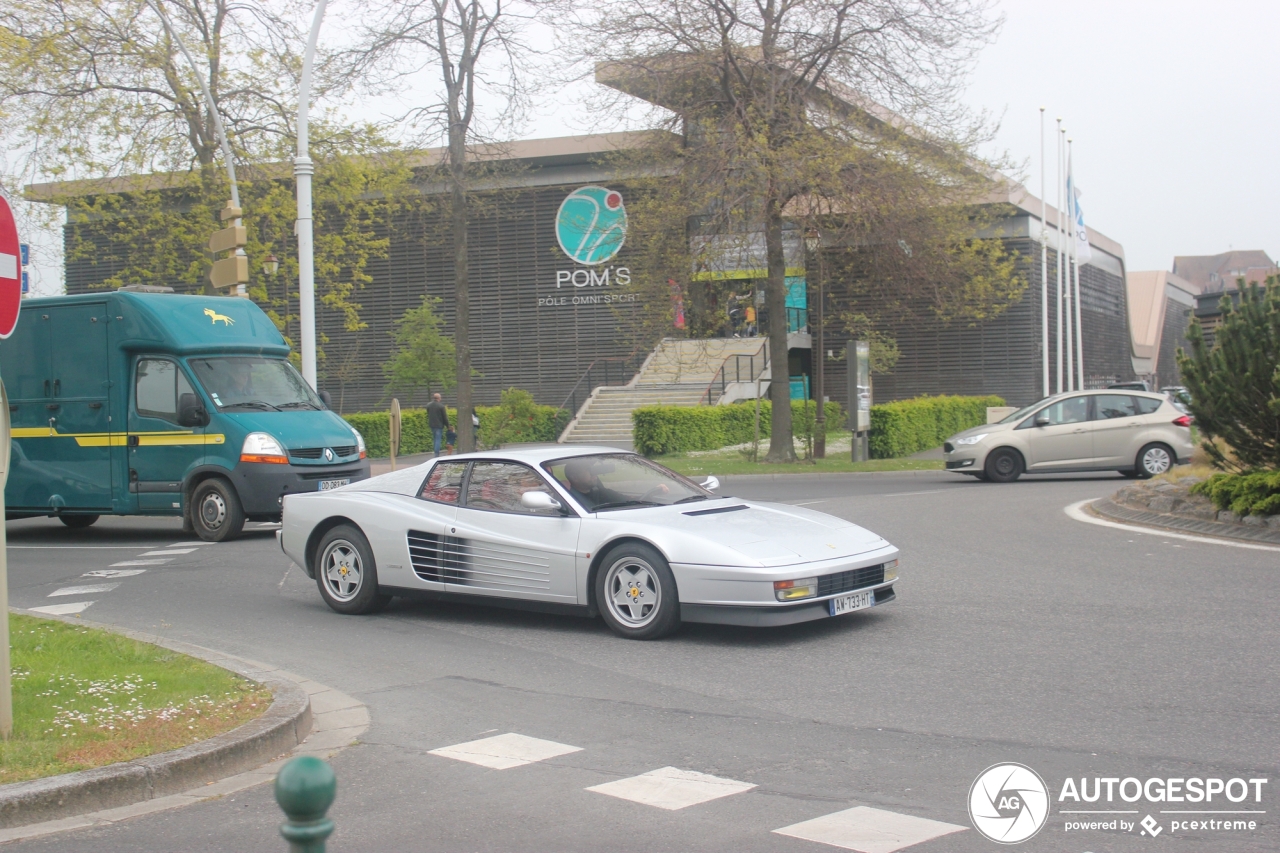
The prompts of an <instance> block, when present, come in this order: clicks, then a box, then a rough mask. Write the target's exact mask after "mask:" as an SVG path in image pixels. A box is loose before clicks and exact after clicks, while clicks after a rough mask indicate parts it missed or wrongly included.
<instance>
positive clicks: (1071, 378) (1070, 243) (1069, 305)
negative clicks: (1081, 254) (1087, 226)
mask: <svg viewBox="0 0 1280 853" xmlns="http://www.w3.org/2000/svg"><path fill="white" fill-rule="evenodd" d="M1062 138H1063V139H1066V142H1067V144H1066V146H1065V147H1064V148H1063V152H1064V156H1065V157H1066V162H1067V169H1066V177H1067V183H1066V188H1065V192H1063V194H1062V195H1063V199H1064V200H1065V202H1066V205H1065V210H1066V214H1067V221H1068V222H1072V223H1073V224H1072V226H1071V236H1070V237H1068V238H1067V301H1066V304H1065V305H1064V308H1065V313H1066V338H1067V390H1069V391H1074V390H1076V368H1075V364H1076V353H1075V329H1074V327H1075V323H1074V322H1073V320H1074V317H1073V316H1072V315H1073V314H1074V313H1075V299H1074V298H1073V297H1072V294H1071V271H1072V268H1073V267H1074V266H1075V264H1074V261H1075V258H1076V229H1075V225H1074V221H1073V220H1072V216H1073V215H1074V212H1075V208H1074V206H1073V205H1072V204H1071V140H1070V139H1067V137H1066V131H1065V130H1064V131H1063V137H1062Z"/></svg>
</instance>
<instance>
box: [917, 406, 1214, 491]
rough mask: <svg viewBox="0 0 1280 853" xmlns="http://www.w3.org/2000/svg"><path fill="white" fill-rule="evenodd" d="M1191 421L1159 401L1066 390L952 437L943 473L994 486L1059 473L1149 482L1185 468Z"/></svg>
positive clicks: (947, 442) (946, 445)
mask: <svg viewBox="0 0 1280 853" xmlns="http://www.w3.org/2000/svg"><path fill="white" fill-rule="evenodd" d="M1191 421H1192V419H1191V417H1190V416H1189V415H1187V414H1185V413H1184V412H1181V411H1179V410H1178V409H1177V408H1176V407H1175V406H1174V404H1173V401H1172V400H1170V399H1169V397H1167V396H1165V395H1163V394H1155V393H1151V392H1145V393H1144V392H1140V391H1127V390H1117V389H1110V388H1108V389H1104V390H1099V391H1069V392H1066V393H1064V394H1056V395H1054V396H1052V397H1047V398H1045V399H1043V400H1041V401H1040V402H1038V403H1033V404H1032V405H1030V406H1026V407H1025V408H1022V409H1019V410H1018V411H1016V412H1014V413H1013V414H1011V415H1009V416H1008V417H1007V418H1005V419H1004V420H1002V421H1000V422H999V423H994V424H986V425H984V426H980V427H974V428H973V429H968V430H965V431H964V432H961V433H958V434H956V435H953V436H952V437H951V438H949V439H947V441H946V443H945V444H944V445H943V446H942V450H943V458H944V459H945V460H946V464H947V470H948V471H954V472H956V473H957V474H969V475H971V476H974V477H977V478H978V479H980V480H993V481H995V482H997V483H1011V482H1013V481H1014V480H1016V479H1018V478H1019V477H1021V476H1022V475H1023V474H1053V473H1058V472H1064V471H1073V472H1074V471H1119V472H1120V473H1121V474H1124V475H1125V476H1128V477H1144V478H1145V477H1154V476H1155V475H1157V474H1163V473H1164V472H1165V471H1168V470H1169V469H1170V468H1172V467H1173V466H1174V465H1175V464H1179V463H1186V462H1190V461H1191V452H1192V450H1193V444H1192V441H1191Z"/></svg>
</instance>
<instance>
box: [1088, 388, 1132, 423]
mask: <svg viewBox="0 0 1280 853" xmlns="http://www.w3.org/2000/svg"><path fill="white" fill-rule="evenodd" d="M1096 405H1097V407H1098V410H1097V411H1098V420H1100V421H1105V420H1109V419H1111V418H1131V417H1133V416H1134V415H1136V414H1138V406H1137V403H1136V398H1134V397H1130V396H1129V395H1128V394H1099V395H1098V396H1097V398H1096Z"/></svg>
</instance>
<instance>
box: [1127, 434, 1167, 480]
mask: <svg viewBox="0 0 1280 853" xmlns="http://www.w3.org/2000/svg"><path fill="white" fill-rule="evenodd" d="M1176 460H1177V457H1176V456H1175V455H1174V453H1173V450H1171V449H1170V448H1169V446H1168V445H1165V444H1157V443H1152V444H1148V445H1147V446H1146V447H1144V448H1142V449H1141V450H1139V451H1138V459H1137V464H1136V466H1135V467H1136V470H1137V472H1138V478H1139V479H1142V480H1149V479H1150V478H1152V477H1155V476H1158V475H1160V474H1163V473H1165V472H1166V471H1168V470H1169V469H1170V468H1172V467H1173V466H1174V463H1175V462H1176Z"/></svg>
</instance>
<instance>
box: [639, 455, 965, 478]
mask: <svg viewBox="0 0 1280 853" xmlns="http://www.w3.org/2000/svg"><path fill="white" fill-rule="evenodd" d="M654 461H655V462H658V463H660V464H662V465H665V466H667V467H668V468H670V469H671V470H672V471H677V472H679V473H681V474H684V475H685V476H693V475H695V474H717V475H719V474H814V473H821V474H843V473H854V472H858V471H941V470H942V469H943V464H942V461H941V460H934V459H871V460H869V461H867V462H853V461H851V460H850V459H849V451H848V450H844V451H842V452H841V453H840V454H839V455H838V456H831V455H828V456H827V458H826V459H818V460H815V461H813V462H795V463H790V464H785V465H782V464H767V463H764V462H752V461H750V460H748V459H744V458H743V457H742V454H741V453H734V454H733V455H732V456H730V455H728V454H725V455H723V456H711V455H704V454H700V455H698V456H688V455H686V454H683V453H678V454H672V455H670V456H659V457H656V458H655V459H654Z"/></svg>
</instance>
